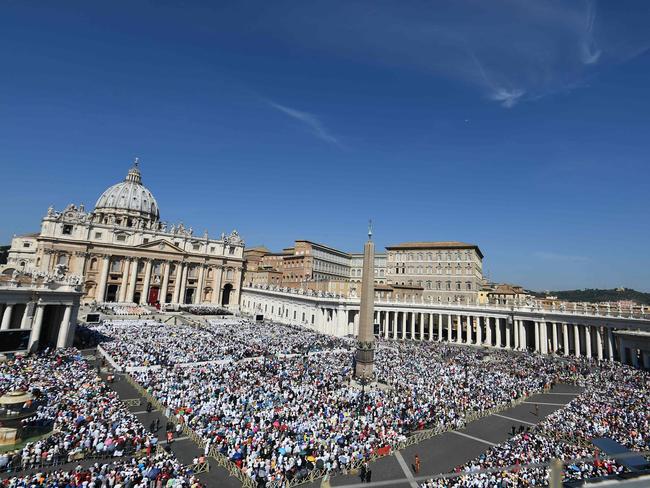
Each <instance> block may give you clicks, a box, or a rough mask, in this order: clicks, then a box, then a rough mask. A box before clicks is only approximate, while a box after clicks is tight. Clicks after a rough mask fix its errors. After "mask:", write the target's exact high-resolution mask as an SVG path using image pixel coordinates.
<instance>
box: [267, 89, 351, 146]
mask: <svg viewBox="0 0 650 488" xmlns="http://www.w3.org/2000/svg"><path fill="white" fill-rule="evenodd" d="M267 103H268V104H269V105H270V106H271V107H273V108H274V109H276V110H279V111H280V112H282V113H284V114H285V115H288V116H289V117H291V118H292V119H295V120H297V121H299V122H301V123H302V124H304V125H305V126H307V128H308V129H309V131H310V132H311V133H312V134H313V135H315V136H316V137H318V138H319V139H321V140H323V141H325V142H328V143H330V144H334V145H336V146H339V145H340V144H339V140H338V139H337V138H336V137H334V136H333V135H332V134H331V133H330V132H329V131H328V130H327V129H326V128H325V127H324V126H323V123H322V122H321V121H320V120H319V119H318V117H316V116H315V115H314V114H311V113H309V112H303V111H301V110H296V109H295V108H291V107H287V106H286V105H280V104H279V103H275V102H273V101H271V100H267Z"/></svg>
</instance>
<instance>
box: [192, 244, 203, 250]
mask: <svg viewBox="0 0 650 488" xmlns="http://www.w3.org/2000/svg"><path fill="white" fill-rule="evenodd" d="M200 247H201V246H200V245H198V244H194V245H193V246H192V249H194V250H195V251H198V250H199V248H200Z"/></svg>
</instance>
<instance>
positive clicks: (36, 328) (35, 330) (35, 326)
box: [28, 304, 45, 349]
mask: <svg viewBox="0 0 650 488" xmlns="http://www.w3.org/2000/svg"><path fill="white" fill-rule="evenodd" d="M44 309H45V305H40V304H39V305H36V310H35V311H34V322H33V323H32V332H31V333H30V334H29V346H28V349H31V348H32V346H33V345H34V343H35V342H37V341H38V340H39V338H40V336H41V327H42V325H43V311H44Z"/></svg>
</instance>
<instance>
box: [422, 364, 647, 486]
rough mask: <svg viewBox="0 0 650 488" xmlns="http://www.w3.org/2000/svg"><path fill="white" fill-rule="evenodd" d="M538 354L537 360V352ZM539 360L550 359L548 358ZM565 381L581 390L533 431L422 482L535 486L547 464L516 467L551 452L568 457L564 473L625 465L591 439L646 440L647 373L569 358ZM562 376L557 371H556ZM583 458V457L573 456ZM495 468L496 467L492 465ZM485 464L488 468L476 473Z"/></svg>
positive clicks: (641, 447)
mask: <svg viewBox="0 0 650 488" xmlns="http://www.w3.org/2000/svg"><path fill="white" fill-rule="evenodd" d="M538 360H542V358H541V357H538ZM543 360H544V361H546V362H548V363H550V364H553V363H551V362H550V361H549V360H548V359H546V358H544V359H543ZM567 363H568V364H567V367H566V368H564V369H563V371H564V372H563V373H562V374H563V375H566V377H564V378H562V380H564V381H568V380H572V381H575V382H577V383H578V384H580V385H581V386H583V387H584V391H583V392H582V393H581V394H580V395H578V396H577V397H576V398H575V399H574V400H572V401H571V402H570V403H569V404H568V405H567V406H566V407H564V408H561V409H559V410H556V411H555V412H554V413H553V414H551V415H549V416H548V417H546V419H544V420H543V421H542V422H541V423H540V424H538V425H537V426H535V427H534V428H533V429H532V431H530V432H526V433H524V434H523V435H517V436H514V437H513V438H511V439H510V440H509V441H507V442H505V443H503V444H501V445H498V446H495V447H493V448H492V449H490V450H489V451H487V452H486V453H484V454H482V455H481V456H479V457H478V458H477V459H475V460H473V461H470V462H469V463H467V464H465V465H464V466H460V467H458V472H459V473H460V474H461V476H458V477H454V478H449V479H437V480H430V481H428V482H426V483H424V484H423V485H422V488H441V487H451V488H482V487H491V486H504V487H519V486H526V487H527V486H538V485H545V484H547V483H548V478H549V469H548V468H547V467H538V468H524V467H522V468H520V469H519V468H516V469H505V468H507V467H512V466H515V467H516V466H520V465H521V466H523V465H525V464H531V463H532V464H536V463H543V464H547V463H548V462H549V461H550V460H551V459H552V458H557V459H560V460H563V461H568V462H566V463H565V465H564V467H563V476H564V478H565V479H568V480H581V479H588V478H596V477H601V476H609V475H612V474H618V473H620V472H622V471H624V470H625V468H624V467H623V466H621V465H619V464H617V463H616V462H615V461H612V460H609V459H606V458H603V456H602V454H601V453H599V452H598V450H597V449H596V447H595V446H594V445H593V444H591V440H593V439H596V438H601V437H608V438H611V439H613V440H614V441H616V442H618V443H620V444H622V445H624V446H625V447H627V448H629V449H631V450H633V451H647V450H648V447H649V446H650V377H649V375H648V373H647V372H643V371H640V370H637V369H633V368H630V367H628V366H625V365H622V364H620V363H616V362H609V361H601V362H595V361H594V362H588V361H586V360H577V359H570V360H568V361H567ZM561 376H562V375H561ZM576 459H582V461H577V462H575V461H573V460H576ZM494 468H497V469H496V470H494ZM485 469H490V470H494V471H493V472H488V473H477V471H480V470H485Z"/></svg>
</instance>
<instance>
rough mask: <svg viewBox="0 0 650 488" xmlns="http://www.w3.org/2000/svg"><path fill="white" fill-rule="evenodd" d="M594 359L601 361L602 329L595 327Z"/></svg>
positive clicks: (602, 355)
mask: <svg viewBox="0 0 650 488" xmlns="http://www.w3.org/2000/svg"><path fill="white" fill-rule="evenodd" d="M596 355H597V356H596V357H597V358H598V360H599V361H602V360H603V357H604V354H603V328H602V327H596Z"/></svg>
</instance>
